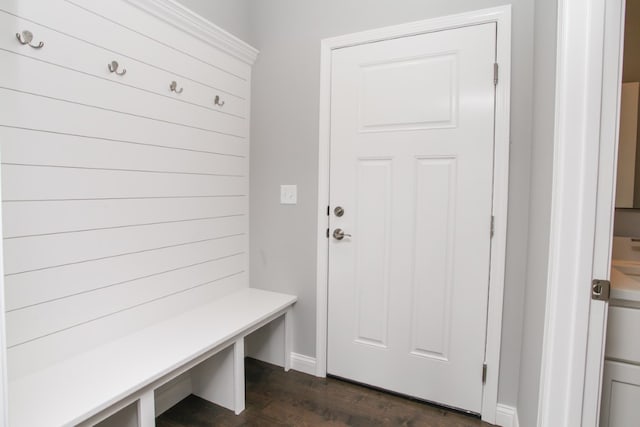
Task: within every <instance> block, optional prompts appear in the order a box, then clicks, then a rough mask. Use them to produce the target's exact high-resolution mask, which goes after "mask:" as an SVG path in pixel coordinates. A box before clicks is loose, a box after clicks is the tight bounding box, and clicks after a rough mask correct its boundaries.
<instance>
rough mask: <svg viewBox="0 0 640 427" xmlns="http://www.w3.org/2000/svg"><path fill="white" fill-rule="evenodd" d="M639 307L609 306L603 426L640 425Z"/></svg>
mask: <svg viewBox="0 0 640 427" xmlns="http://www.w3.org/2000/svg"><path fill="white" fill-rule="evenodd" d="M639 325H640V309H637V308H630V307H616V306H612V307H610V308H609V321H608V326H607V347H606V351H605V358H606V360H605V363H604V377H603V381H602V384H603V386H602V404H601V407H600V427H628V426H640V344H639V341H638V332H637V331H638V326H639Z"/></svg>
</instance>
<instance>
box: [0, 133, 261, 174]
mask: <svg viewBox="0 0 640 427" xmlns="http://www.w3.org/2000/svg"><path fill="white" fill-rule="evenodd" d="M0 150H1V152H2V162H3V163H6V164H20V165H49V166H68V167H80V166H81V167H85V168H100V169H114V170H118V169H126V170H138V171H156V172H172V173H187V174H194V173H199V174H216V175H221V174H222V175H234V176H245V175H247V174H248V172H249V171H248V168H247V167H248V164H247V162H246V158H245V157H244V156H242V157H241V156H238V155H227V154H207V153H199V152H193V151H188V150H171V149H166V148H160V147H155V146H149V145H140V144H127V143H119V142H113V141H104V140H100V139H95V138H85V137H77V136H69V135H59V134H50V133H46V132H33V131H28V130H24V129H11V128H0Z"/></svg>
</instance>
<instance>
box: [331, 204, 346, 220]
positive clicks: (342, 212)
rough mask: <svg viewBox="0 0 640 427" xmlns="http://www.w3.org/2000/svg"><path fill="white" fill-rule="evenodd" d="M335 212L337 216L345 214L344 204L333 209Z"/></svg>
mask: <svg viewBox="0 0 640 427" xmlns="http://www.w3.org/2000/svg"><path fill="white" fill-rule="evenodd" d="M333 213H334V214H336V216H337V217H341V216H342V215H344V209H343V208H342V206H336V208H335V209H334V210H333Z"/></svg>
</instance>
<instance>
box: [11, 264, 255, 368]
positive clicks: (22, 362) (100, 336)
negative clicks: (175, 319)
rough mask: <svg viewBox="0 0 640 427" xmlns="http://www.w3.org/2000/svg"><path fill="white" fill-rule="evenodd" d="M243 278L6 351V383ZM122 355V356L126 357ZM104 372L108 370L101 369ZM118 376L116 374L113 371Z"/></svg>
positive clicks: (243, 283)
mask: <svg viewBox="0 0 640 427" xmlns="http://www.w3.org/2000/svg"><path fill="white" fill-rule="evenodd" d="M246 281H247V275H246V273H241V274H238V275H235V276H231V277H228V278H224V279H221V280H218V281H215V282H212V283H210V284H208V285H204V286H201V287H198V288H194V289H191V290H188V291H185V292H183V293H180V294H177V295H173V296H171V297H170V298H162V299H159V300H156V301H153V302H150V303H148V304H144V305H142V306H138V307H135V308H134V309H131V310H125V311H121V312H119V313H116V314H114V315H112V316H108V317H104V318H101V319H97V320H95V321H93V322H89V323H85V324H83V325H79V326H76V327H75V328H71V329H67V330H65V331H61V332H59V333H57V334H53V335H48V336H46V337H42V338H41V339H37V340H34V341H31V342H29V343H26V344H23V345H19V346H16V347H12V348H10V349H8V351H7V364H8V365H9V380H13V379H15V378H20V377H22V376H24V375H27V374H29V373H30V372H33V371H36V370H39V369H42V368H45V367H46V366H49V365H51V364H53V363H56V362H59V361H61V360H64V359H67V358H70V357H73V356H74V355H75V354H77V353H79V352H84V351H87V350H90V349H91V348H95V347H97V346H99V345H100V344H103V343H104V342H106V341H109V340H112V339H115V338H118V337H121V336H123V335H125V334H128V333H130V332H131V331H132V330H135V329H138V328H142V327H145V326H148V325H150V324H152V323H155V322H159V321H162V320H163V319H166V318H167V317H171V316H175V315H178V314H180V313H182V312H184V311H186V310H188V309H190V308H193V307H196V306H198V305H200V304H202V303H204V302H206V301H211V300H212V299H214V298H219V297H221V296H223V295H227V294H229V293H231V292H233V291H236V290H238V289H241V288H243V287H245V286H246ZM126 356H127V355H126V354H123V355H122V357H126ZM105 369H109V367H106V366H105ZM113 374H114V375H118V372H114V373H113Z"/></svg>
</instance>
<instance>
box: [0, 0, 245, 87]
mask: <svg viewBox="0 0 640 427" xmlns="http://www.w3.org/2000/svg"><path fill="white" fill-rule="evenodd" d="M96 3H98V2H96ZM99 3H102V2H99ZM108 3H109V4H105V6H106V7H107V8H116V9H118V10H119V11H120V13H122V16H120V18H124V17H125V16H126V17H127V19H129V20H130V19H135V18H139V19H138V20H137V21H139V25H145V23H146V24H148V23H150V22H153V26H154V31H156V32H158V31H160V32H161V33H162V34H163V35H162V36H160V37H158V35H157V34H156V38H153V37H147V36H145V35H144V34H143V33H142V32H141V31H138V32H136V31H132V30H130V29H128V28H125V27H123V26H122V25H119V24H117V23H115V22H111V21H109V20H108V19H105V18H104V17H102V16H101V15H99V14H95V13H92V12H91V11H89V10H87V9H82V8H80V7H78V6H74V5H72V4H71V3H68V2H65V1H62V0H51V1H46V2H43V1H41V0H20V1H19V2H3V3H1V4H0V10H3V11H5V12H8V13H10V14H12V15H15V16H16V17H18V18H22V19H24V20H26V21H29V22H33V23H34V24H38V25H42V26H44V27H47V28H50V29H51V30H54V31H58V32H60V33H62V34H64V35H67V36H69V37H74V38H77V39H80V40H84V41H86V42H89V43H91V44H93V45H95V47H96V48H102V49H106V50H108V51H111V52H112V53H113V54H115V55H121V56H122V57H123V58H132V59H136V60H138V61H140V62H144V63H146V64H149V65H152V66H155V67H157V68H159V69H162V70H164V71H166V72H168V73H173V74H175V75H176V77H184V78H189V79H192V80H194V81H198V82H202V83H204V84H207V85H209V86H211V87H212V88H215V89H219V90H221V91H222V90H224V91H226V92H228V93H229V94H233V95H236V96H240V97H242V98H247V97H248V94H249V86H248V81H249V76H250V67H249V66H248V65H247V64H244V63H242V62H240V61H238V60H235V59H233V58H230V57H229V56H228V55H226V54H224V53H223V52H220V51H218V50H217V49H212V48H207V47H203V46H202V45H203V43H202V42H200V41H198V40H197V39H193V38H192V37H189V36H186V35H185V34H183V33H182V32H180V31H179V30H177V29H175V28H173V27H172V26H170V25H166V24H164V23H161V22H158V21H157V20H156V19H155V18H152V17H148V16H147V15H146V14H145V13H144V12H142V11H139V10H138V9H136V8H135V7H132V6H129V5H126V4H124V3H122V2H119V1H116V2H108ZM116 3H120V4H117V5H116ZM97 6H98V7H100V6H101V5H100V4H97ZM92 7H94V9H95V6H92ZM134 17H135V18H134ZM144 17H146V19H145V18H144ZM21 31H22V30H21ZM144 31H145V32H146V26H145V30H144ZM170 35H171V36H172V35H175V39H174V40H170V39H168V38H169V37H171V36H170ZM34 37H35V38H36V39H39V40H40V39H41V36H40V35H39V34H37V33H35V34H34ZM160 38H162V40H163V41H161V40H160ZM178 40H180V41H181V44H183V45H185V46H181V47H176V48H174V47H172V44H174V43H175V42H176V41H178ZM44 42H45V43H46V40H44ZM187 47H189V49H187ZM205 50H206V54H204V55H203V54H202V52H203V51H205ZM112 59H118V58H112ZM121 62H122V61H121ZM238 82H239V83H238ZM243 83H244V84H245V87H244V88H243V90H242V92H240V93H234V92H233V91H234V90H235V89H237V86H235V85H237V84H243ZM229 88H231V89H229Z"/></svg>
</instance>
